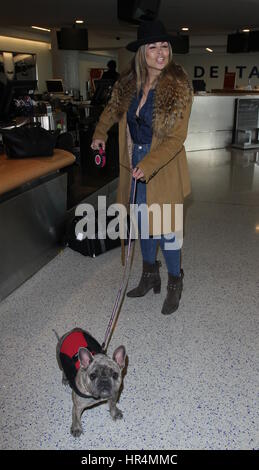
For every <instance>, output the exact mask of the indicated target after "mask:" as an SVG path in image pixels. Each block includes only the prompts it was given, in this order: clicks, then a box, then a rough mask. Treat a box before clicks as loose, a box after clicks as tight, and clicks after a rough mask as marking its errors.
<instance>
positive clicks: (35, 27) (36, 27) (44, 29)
mask: <svg viewBox="0 0 259 470" xmlns="http://www.w3.org/2000/svg"><path fill="white" fill-rule="evenodd" d="M32 28H33V29H40V30H41V31H47V32H48V33H50V29H47V28H40V26H32Z"/></svg>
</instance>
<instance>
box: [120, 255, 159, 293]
mask: <svg viewBox="0 0 259 470" xmlns="http://www.w3.org/2000/svg"><path fill="white" fill-rule="evenodd" d="M160 266H161V262H160V261H156V262H155V264H149V263H147V262H146V261H143V272H142V276H141V279H140V282H139V285H138V286H137V287H135V289H132V290H131V291H129V292H127V296H128V297H143V296H144V295H146V294H147V292H148V291H150V289H153V291H154V294H159V292H160V291H161V278H160V274H159V268H160Z"/></svg>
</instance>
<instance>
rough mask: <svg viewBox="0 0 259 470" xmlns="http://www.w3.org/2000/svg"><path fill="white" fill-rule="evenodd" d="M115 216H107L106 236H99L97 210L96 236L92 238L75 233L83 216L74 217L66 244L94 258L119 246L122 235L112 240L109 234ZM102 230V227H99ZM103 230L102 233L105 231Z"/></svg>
mask: <svg viewBox="0 0 259 470" xmlns="http://www.w3.org/2000/svg"><path fill="white" fill-rule="evenodd" d="M114 218H115V216H106V221H107V225H106V227H105V228H104V229H103V230H105V233H106V238H98V226H97V222H98V212H97V211H96V213H95V226H96V230H95V238H93V239H90V238H88V237H85V238H83V239H80V238H82V236H81V237H80V235H81V234H79V237H77V236H76V233H75V227H76V225H77V223H78V222H79V221H80V220H81V219H82V217H80V216H79V217H74V218H73V219H72V221H71V222H70V224H69V227H68V231H67V236H66V244H67V245H68V246H69V248H71V249H72V250H75V251H78V252H79V253H81V254H82V255H84V256H91V257H92V258H95V256H98V255H101V254H102V253H105V252H106V251H109V250H112V249H113V248H117V247H118V246H120V237H119V236H118V237H117V238H116V240H112V239H110V238H109V237H108V236H107V227H108V225H109V223H110V222H111V221H112V220H113V219H114ZM99 230H100V228H99ZM103 230H102V233H103ZM116 231H119V224H118V226H116ZM126 243H127V240H125V244H126Z"/></svg>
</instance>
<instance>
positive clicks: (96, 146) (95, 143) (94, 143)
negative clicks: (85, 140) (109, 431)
mask: <svg viewBox="0 0 259 470" xmlns="http://www.w3.org/2000/svg"><path fill="white" fill-rule="evenodd" d="M100 145H101V146H102V149H103V150H105V142H104V140H101V139H94V140H93V141H92V143H91V149H93V150H99V148H100Z"/></svg>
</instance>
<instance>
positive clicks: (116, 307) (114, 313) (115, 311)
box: [102, 178, 137, 352]
mask: <svg viewBox="0 0 259 470" xmlns="http://www.w3.org/2000/svg"><path fill="white" fill-rule="evenodd" d="M136 188H137V179H136V178H135V180H134V188H133V197H132V202H131V204H134V202H135V198H136ZM132 229H133V223H132V220H130V231H129V243H128V250H127V257H126V262H125V267H124V272H123V277H122V282H121V285H120V288H119V291H118V294H117V297H116V300H115V303H114V306H113V310H112V314H111V318H110V321H109V324H108V327H107V330H106V333H105V337H104V342H103V344H102V350H103V352H105V351H106V349H107V345H108V340H109V338H110V333H111V330H112V326H113V323H114V320H115V318H116V317H117V315H118V310H119V301H120V299H121V296H122V293H124V291H125V289H126V287H127V282H128V278H127V276H126V271H127V268H128V264H129V259H130V254H131V247H132V238H131V237H132ZM128 277H129V276H128ZM125 280H126V282H125ZM124 284H125V285H124Z"/></svg>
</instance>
